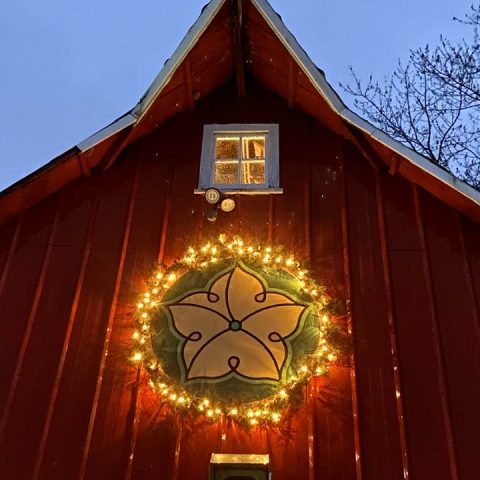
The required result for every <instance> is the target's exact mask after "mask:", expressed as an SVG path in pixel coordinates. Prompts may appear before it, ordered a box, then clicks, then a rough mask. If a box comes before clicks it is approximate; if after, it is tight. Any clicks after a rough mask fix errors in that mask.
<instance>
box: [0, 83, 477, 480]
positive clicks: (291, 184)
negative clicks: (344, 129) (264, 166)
mask: <svg viewBox="0 0 480 480" xmlns="http://www.w3.org/2000/svg"><path fill="white" fill-rule="evenodd" d="M249 92H250V93H249V95H248V96H247V97H246V98H245V99H243V100H239V99H237V98H236V97H235V95H234V89H233V87H231V86H226V87H225V88H222V89H221V90H219V91H217V92H215V93H214V94H213V95H212V96H210V97H209V98H208V99H206V100H204V101H203V102H201V103H200V104H199V106H198V107H197V108H196V110H194V111H192V112H188V113H183V114H179V115H177V116H176V117H174V118H173V119H171V120H170V121H169V122H167V123H166V124H164V125H163V126H161V127H160V128H158V129H156V130H155V131H154V132H153V133H152V134H150V135H148V136H146V137H144V138H142V139H140V140H139V141H138V142H136V143H135V144H133V145H132V146H130V147H129V148H128V149H127V150H126V151H125V152H124V153H123V155H122V156H121V158H120V159H119V161H118V162H117V163H116V164H115V165H114V166H113V167H112V168H111V169H109V170H107V171H105V172H102V173H95V174H93V175H92V176H90V177H89V178H84V179H81V180H78V181H77V182H75V183H72V184H70V185H68V186H67V187H64V188H63V189H62V190H61V191H59V192H57V193H56V194H54V195H51V196H50V197H48V198H47V199H46V200H44V201H42V202H41V203H38V204H37V205H35V206H34V207H32V208H31V209H29V210H27V211H25V212H24V213H23V214H22V215H20V216H19V217H17V218H14V219H13V220H11V221H10V222H9V223H7V224H5V225H3V226H2V227H0V332H1V344H2V348H1V349H0V365H2V368H1V370H0V372H1V373H0V478H7V479H9V478H15V479H24V478H25V479H27V478H44V479H56V478H59V479H65V478H92V479H93V478H105V479H118V478H132V479H135V478H137V479H143V478H173V479H190V478H206V471H207V464H208V460H209V456H210V453H211V452H213V451H215V452H255V453H270V454H271V460H272V468H273V470H274V472H275V476H274V478H275V479H276V480H279V479H292V478H305V479H307V478H308V479H312V480H313V479H328V480H333V479H335V480H337V479H352V478H358V479H360V478H363V479H376V478H379V479H380V478H381V479H386V478H388V479H401V478H404V472H406V471H408V473H409V476H410V478H414V479H425V478H436V479H450V478H462V479H476V478H478V477H479V475H480V460H479V459H478V455H477V452H478V449H479V447H480V440H479V436H478V425H480V418H479V416H480V414H479V411H478V408H477V405H478V403H479V401H480V386H479V385H480V384H479V383H478V382H475V381H473V379H476V378H480V321H479V311H478V308H479V305H480V226H479V225H478V224H473V223H472V222H470V221H469V220H467V219H465V218H462V216H461V215H459V214H458V213H457V212H455V211H453V210H452V209H450V208H448V207H446V206H444V205H443V204H441V203H440V202H439V201H438V200H435V199H433V198H432V197H431V196H429V195H428V194H426V193H425V192H423V191H422V190H420V189H418V188H417V187H415V186H414V185H412V184H411V183H409V182H407V181H405V180H403V179H402V178H400V177H398V176H390V175H388V173H386V172H384V171H380V170H374V169H373V168H372V166H371V165H370V164H369V163H368V162H367V161H366V160H365V159H364V158H362V157H361V155H360V154H359V153H358V152H357V151H356V150H355V149H354V148H353V147H351V146H350V145H348V144H345V143H344V142H343V141H342V139H341V138H338V137H337V136H335V135H333V134H331V133H330V132H329V131H327V130H326V129H324V128H323V127H322V126H321V125H320V124H318V123H317V122H316V121H314V120H313V119H311V118H310V117H308V116H306V115H304V114H302V113H300V112H299V111H297V110H295V109H289V108H288V107H287V106H286V104H285V102H283V101H282V100H280V99H278V98H277V97H275V96H273V95H272V94H270V93H268V92H266V91H264V90H262V89H261V88H259V87H256V86H251V87H250V90H249ZM241 122H251V123H279V124H280V155H281V172H280V175H281V184H282V187H283V188H284V194H283V195H276V196H255V197H246V196H244V197H240V198H238V201H237V208H236V209H235V211H234V212H232V213H231V214H228V215H225V214H223V215H219V218H218V220H217V222H216V223H214V224H211V223H209V222H207V221H206V220H205V219H204V212H205V210H206V209H207V208H206V204H205V203H204V200H203V198H202V197H201V196H194V195H193V189H194V188H195V186H196V182H197V179H198V168H199V159H200V148H201V137H202V127H203V124H205V123H241ZM219 233H227V234H238V235H241V236H243V237H245V238H248V237H250V236H254V237H255V238H257V239H259V240H261V241H265V242H267V241H268V242H272V243H280V244H283V245H285V246H286V247H288V248H289V249H291V250H293V251H295V252H296V253H297V255H298V256H299V257H301V258H303V259H304V260H306V261H308V262H309V263H310V265H311V270H312V271H313V273H314V274H315V275H316V276H317V277H318V278H319V279H320V280H321V281H322V282H324V283H326V284H327V285H328V286H329V288H330V289H331V291H332V292H333V293H334V294H335V295H337V296H339V297H341V298H345V299H346V300H347V303H348V304H349V310H350V313H351V329H352V332H353V356H352V360H351V364H352V368H348V359H346V363H347V365H346V366H339V367H337V368H334V369H333V370H332V372H331V374H330V375H329V376H328V377H327V378H325V379H316V380H315V381H313V382H312V384H311V386H310V387H309V389H308V391H307V392H306V401H305V404H304V406H303V407H302V408H301V409H300V410H299V411H298V412H297V414H296V415H295V416H294V417H293V418H292V419H291V420H289V422H287V424H286V425H285V430H284V432H283V433H278V432H276V431H274V430H269V429H262V430H258V431H254V432H250V433H247V432H244V431H242V430H240V429H239V428H237V427H235V426H232V425H231V424H228V423H226V422H224V423H221V422H219V423H217V424H215V425H206V424H202V423H198V424H197V425H195V426H194V428H192V427H191V426H189V425H188V424H185V423H184V422H182V421H181V419H180V418H176V417H175V416H172V415H169V414H168V412H166V411H165V409H162V408H159V407H158V404H157V400H156V398H155V395H153V394H152V393H151V392H150V390H149V389H148V387H146V385H145V379H144V378H143V376H142V374H141V372H140V371H137V370H136V369H135V368H134V367H132V366H131V365H130V364H129V363H128V361H127V358H126V357H127V356H128V353H129V345H130V338H131V334H132V330H133V322H132V313H133V311H134V305H135V300H136V298H137V295H138V293H139V292H141V291H142V290H143V286H144V280H145V279H147V278H148V277H149V275H150V272H151V270H152V268H153V267H154V266H155V264H156V263H157V262H158V261H161V262H166V263H168V262H170V261H171V260H173V259H174V258H175V257H177V256H179V255H181V254H182V253H183V251H184V250H185V248H186V247H188V246H189V245H190V244H194V243H197V242H199V241H201V240H202V239H204V238H207V237H212V236H217V235H218V234H219ZM350 300H351V301H350ZM341 320H343V319H341ZM353 366H354V367H355V368H353ZM309 458H311V461H310V462H309ZM202 475H203V476H202Z"/></svg>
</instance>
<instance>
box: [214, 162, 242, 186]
mask: <svg viewBox="0 0 480 480" xmlns="http://www.w3.org/2000/svg"><path fill="white" fill-rule="evenodd" d="M215 183H216V184H217V185H231V184H235V183H238V162H237V161H219V162H215Z"/></svg>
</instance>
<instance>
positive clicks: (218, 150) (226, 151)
mask: <svg viewBox="0 0 480 480" xmlns="http://www.w3.org/2000/svg"><path fill="white" fill-rule="evenodd" d="M239 147H240V138H239V137H217V141H216V145H215V158H217V159H219V158H225V159H226V158H230V159H233V158H235V159H237V158H238V157H239Z"/></svg>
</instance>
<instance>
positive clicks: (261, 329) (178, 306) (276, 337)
mask: <svg viewBox="0 0 480 480" xmlns="http://www.w3.org/2000/svg"><path fill="white" fill-rule="evenodd" d="M167 306H168V308H169V310H170V313H171V320H172V326H173V328H174V329H175V331H176V333H177V335H179V336H180V338H181V339H182V341H181V348H182V350H181V357H182V361H183V364H184V371H185V381H187V382H188V381H190V380H195V379H221V378H225V377H226V376H230V375H231V374H235V375H237V376H239V377H243V378H247V379H252V380H274V381H279V380H280V379H281V378H282V372H283V369H284V367H285V364H286V361H287V353H288V351H287V342H286V340H287V339H288V338H289V337H291V336H293V335H294V334H295V333H296V332H297V331H298V329H299V327H300V324H301V318H302V314H303V313H304V311H305V309H306V308H307V307H306V306H305V305H303V304H301V303H297V302H295V301H294V300H292V299H291V298H289V297H288V296H287V295H284V294H282V293H279V292H278V291H274V292H272V291H268V288H266V287H265V285H264V284H263V283H262V282H261V281H260V279H259V278H257V275H256V274H255V273H254V272H252V271H249V270H247V268H245V267H244V266H243V265H242V264H241V263H239V264H237V265H235V266H234V267H232V268H231V269H230V270H228V271H227V272H224V273H223V274H221V275H220V276H219V277H218V278H217V279H216V280H215V281H214V282H213V283H212V284H211V286H210V288H209V289H208V291H197V292H194V293H190V294H188V295H187V296H185V297H183V298H182V299H181V300H178V301H175V302H173V303H170V304H168V305H167Z"/></svg>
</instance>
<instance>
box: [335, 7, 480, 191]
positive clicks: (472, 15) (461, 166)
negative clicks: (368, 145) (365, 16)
mask: <svg viewBox="0 0 480 480" xmlns="http://www.w3.org/2000/svg"><path fill="white" fill-rule="evenodd" d="M454 20H455V21H457V22H460V23H462V24H463V25H465V26H466V27H468V28H469V33H470V36H469V38H468V40H465V39H464V40H462V41H460V42H458V43H453V42H451V41H449V40H448V39H447V38H445V37H443V36H441V37H440V39H439V42H438V44H437V45H435V46H433V47H431V46H430V45H426V46H425V47H420V48H418V49H416V50H412V51H410V55H409V58H408V61H407V62H406V64H403V63H402V62H400V61H399V62H398V65H397V68H396V69H395V71H394V72H393V73H392V75H391V76H390V77H389V78H386V79H384V80H383V81H382V82H380V81H376V80H374V79H373V78H372V76H370V78H369V79H368V81H367V82H363V81H362V80H360V79H359V78H358V76H357V75H356V74H355V72H354V71H353V70H352V69H351V68H350V72H351V76H352V81H351V83H349V84H348V85H341V86H342V88H343V89H344V90H345V91H346V92H347V93H349V94H350V95H351V96H352V97H353V99H354V106H355V108H356V109H358V110H359V111H360V112H361V113H362V114H363V115H364V116H365V117H366V118H367V119H368V120H370V121H371V122H372V123H374V124H376V125H377V126H378V127H380V128H381V129H382V130H384V131H385V132H386V133H387V134H389V135H390V136H392V137H393V138H395V139H396V140H399V141H400V142H402V143H404V144H405V145H407V146H408V147H410V148H411V149H413V150H415V151H416V152H418V153H420V154H421V155H424V156H426V157H428V158H430V159H431V160H432V161H433V162H435V163H437V164H438V165H440V166H442V167H444V168H447V169H448V170H450V171H451V172H452V173H454V174H455V175H456V176H458V177H459V178H461V179H462V180H465V181H466V182H468V183H470V184H471V185H473V186H474V187H476V188H480V0H477V4H475V5H472V7H471V9H470V11H469V12H468V13H467V14H466V15H465V16H464V17H463V18H455V19H454Z"/></svg>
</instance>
